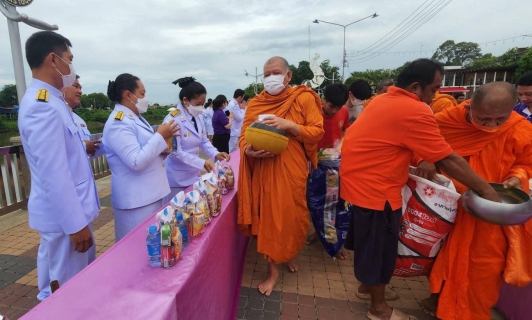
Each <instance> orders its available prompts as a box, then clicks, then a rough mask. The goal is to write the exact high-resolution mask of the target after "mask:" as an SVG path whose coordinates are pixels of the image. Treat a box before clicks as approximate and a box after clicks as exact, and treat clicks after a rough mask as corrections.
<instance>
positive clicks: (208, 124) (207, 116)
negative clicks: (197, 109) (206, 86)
mask: <svg viewBox="0 0 532 320" xmlns="http://www.w3.org/2000/svg"><path fill="white" fill-rule="evenodd" d="M213 112H214V111H213V110H212V99H209V100H207V103H206V104H205V110H203V120H205V130H206V131H207V138H209V140H210V141H211V142H212V136H213V135H214V129H213V128H212V114H213Z"/></svg>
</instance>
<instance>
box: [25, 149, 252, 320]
mask: <svg viewBox="0 0 532 320" xmlns="http://www.w3.org/2000/svg"><path fill="white" fill-rule="evenodd" d="M230 162H231V165H232V167H233V168H234V171H235V181H238V166H239V153H238V151H237V152H234V153H233V154H232V159H231V161H230ZM237 205H238V200H237V197H236V187H235V189H234V190H231V191H230V192H229V194H227V195H225V196H224V198H223V207H222V212H221V213H220V215H219V216H218V217H216V218H214V219H213V220H212V222H211V224H210V225H209V226H208V227H207V228H206V229H205V233H204V234H203V235H201V236H200V237H199V238H198V239H195V240H194V241H193V242H192V244H190V245H189V246H188V247H187V248H186V249H185V250H184V252H183V256H182V259H181V260H180V261H179V262H178V263H177V264H176V265H175V266H174V267H173V268H171V269H162V268H156V267H151V266H150V265H149V264H148V258H147V253H146V235H147V232H146V228H147V227H148V226H149V225H150V224H152V223H154V222H155V218H154V216H152V217H150V218H149V219H148V220H146V221H145V222H143V223H142V225H140V226H139V227H138V228H136V229H135V230H133V231H132V232H131V233H129V234H128V235H127V236H126V237H124V238H123V239H122V240H121V241H120V242H118V243H117V244H116V245H114V246H113V247H111V248H110V249H109V250H108V251H107V252H106V253H104V254H103V255H102V256H101V257H99V258H98V259H97V260H96V261H95V262H93V263H92V264H91V265H89V266H88V267H87V268H85V269H84V270H83V271H82V272H80V273H79V274H77V275H76V276H75V277H74V278H73V279H71V280H70V281H69V282H67V283H66V284H65V285H64V286H63V287H61V288H60V289H59V290H58V291H57V292H55V293H54V294H53V295H52V296H50V297H49V298H48V299H46V300H45V301H43V302H42V303H41V304H39V305H38V306H36V307H35V308H33V309H32V310H30V311H29V312H28V313H27V314H26V315H25V316H24V317H23V318H22V319H24V320H31V319H39V320H43V319H63V320H67V319H75V320H78V319H185V320H193V319H198V320H199V319H201V320H210V319H213V320H215V319H216V320H218V319H222V320H223V319H227V320H229V319H230V320H233V319H235V317H236V312H237V308H238V296H239V293H240V283H241V278H242V272H243V267H244V259H245V254H246V247H247V243H248V238H247V237H245V236H244V235H242V234H241V233H239V231H238V227H237V224H236V220H237ZM154 214H155V213H154Z"/></svg>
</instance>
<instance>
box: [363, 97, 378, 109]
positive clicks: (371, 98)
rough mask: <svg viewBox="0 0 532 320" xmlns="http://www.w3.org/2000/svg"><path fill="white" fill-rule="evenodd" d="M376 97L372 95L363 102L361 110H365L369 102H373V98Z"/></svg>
mask: <svg viewBox="0 0 532 320" xmlns="http://www.w3.org/2000/svg"><path fill="white" fill-rule="evenodd" d="M376 96H377V95H376V94H374V95H372V96H371V97H370V98H369V99H367V100H366V101H364V104H363V105H362V107H363V108H366V107H367V106H368V104H369V103H370V102H371V100H373V98H375V97H376Z"/></svg>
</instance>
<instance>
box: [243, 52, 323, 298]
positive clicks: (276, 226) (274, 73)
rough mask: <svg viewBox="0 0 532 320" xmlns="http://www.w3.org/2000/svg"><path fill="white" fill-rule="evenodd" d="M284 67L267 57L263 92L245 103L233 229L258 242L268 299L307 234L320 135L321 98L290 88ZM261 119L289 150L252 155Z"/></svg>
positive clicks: (263, 289)
mask: <svg viewBox="0 0 532 320" xmlns="http://www.w3.org/2000/svg"><path fill="white" fill-rule="evenodd" d="M291 78H292V72H291V71H290V69H289V65H288V62H287V61H286V60H285V59H284V58H281V57H273V58H270V59H269V60H268V61H267V62H266V64H265V65H264V88H265V90H264V91H263V92H261V93H260V94H259V95H257V96H255V97H254V98H253V100H251V101H250V103H249V105H248V108H247V110H246V115H245V118H244V122H243V125H242V134H241V136H240V152H241V159H240V175H239V179H238V180H239V181H238V225H239V228H240V230H241V231H242V232H244V233H245V234H246V235H248V236H250V237H256V238H257V251H258V252H259V253H262V254H263V255H264V256H265V257H266V258H267V259H268V262H269V275H268V278H267V279H266V280H265V281H264V282H263V283H262V284H260V286H259V291H260V292H261V293H262V294H264V295H266V296H269V295H270V293H271V292H272V290H273V288H274V287H275V285H276V284H277V282H279V278H280V273H279V266H278V265H279V264H281V263H287V264H288V268H289V269H290V271H292V272H296V271H297V269H298V266H297V262H296V255H297V253H298V252H299V251H300V250H301V248H302V246H303V244H304V243H305V238H306V235H307V232H308V230H309V219H308V209H307V202H306V185H307V177H308V168H309V166H308V161H310V162H311V163H312V165H313V166H314V168H317V161H318V158H317V144H318V142H319V141H320V140H321V137H322V136H323V133H324V131H323V118H322V116H321V110H320V98H319V97H318V95H317V94H316V93H314V91H312V90H311V89H309V88H308V87H306V86H296V87H290V86H288V83H289V82H290V80H291ZM261 114H273V115H275V116H272V117H268V118H267V119H266V120H264V121H262V123H264V124H266V125H269V126H273V127H276V128H278V129H281V130H284V131H286V132H287V133H288V138H289V142H288V147H287V148H286V149H285V150H284V151H283V152H282V153H281V154H279V155H275V156H273V155H271V154H270V153H269V152H266V151H264V150H254V149H253V147H252V146H251V145H250V144H248V143H247V142H246V139H245V132H246V129H247V127H249V125H250V124H251V123H253V122H254V121H257V120H258V117H259V115H261Z"/></svg>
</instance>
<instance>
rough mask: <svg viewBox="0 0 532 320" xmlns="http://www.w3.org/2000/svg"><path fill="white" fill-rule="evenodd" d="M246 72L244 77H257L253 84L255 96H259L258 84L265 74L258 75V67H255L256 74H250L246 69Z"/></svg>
mask: <svg viewBox="0 0 532 320" xmlns="http://www.w3.org/2000/svg"><path fill="white" fill-rule="evenodd" d="M244 72H245V73H244V75H245V76H246V77H250V76H251V77H255V82H254V83H253V91H254V92H255V94H257V93H258V92H257V84H258V82H259V77H260V76H262V75H264V74H263V73H261V74H258V73H257V67H255V74H250V73H249V72H247V71H246V69H244Z"/></svg>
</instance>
